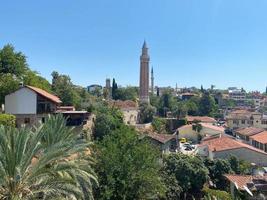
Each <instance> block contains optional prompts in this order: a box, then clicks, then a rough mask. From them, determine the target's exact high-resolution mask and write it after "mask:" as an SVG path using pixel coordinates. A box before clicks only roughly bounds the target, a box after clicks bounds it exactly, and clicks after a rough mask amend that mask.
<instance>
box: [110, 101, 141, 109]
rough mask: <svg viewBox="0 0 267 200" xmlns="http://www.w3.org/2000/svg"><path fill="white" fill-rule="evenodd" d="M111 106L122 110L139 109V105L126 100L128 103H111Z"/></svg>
mask: <svg viewBox="0 0 267 200" xmlns="http://www.w3.org/2000/svg"><path fill="white" fill-rule="evenodd" d="M110 105H113V106H116V107H118V108H120V109H126V108H137V104H136V102H134V101H131V100H126V101H121V100H117V101H111V102H110Z"/></svg>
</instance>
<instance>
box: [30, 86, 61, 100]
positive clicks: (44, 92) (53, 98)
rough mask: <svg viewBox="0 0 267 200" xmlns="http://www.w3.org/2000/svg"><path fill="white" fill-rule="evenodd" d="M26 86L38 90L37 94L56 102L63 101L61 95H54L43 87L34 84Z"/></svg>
mask: <svg viewBox="0 0 267 200" xmlns="http://www.w3.org/2000/svg"><path fill="white" fill-rule="evenodd" d="M25 87H26V88H29V89H30V90H32V91H34V92H36V93H37V94H39V95H41V96H43V97H45V98H47V99H49V100H51V101H53V102H55V103H58V104H60V103H62V101H61V100H60V99H59V97H57V96H55V95H53V94H50V93H49V92H47V91H45V90H43V89H40V88H37V87H33V86H29V85H26V86H25Z"/></svg>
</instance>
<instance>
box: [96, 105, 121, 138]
mask: <svg viewBox="0 0 267 200" xmlns="http://www.w3.org/2000/svg"><path fill="white" fill-rule="evenodd" d="M122 124H123V116H122V113H121V112H120V110H118V109H117V108H114V107H112V108H110V107H108V106H103V107H101V109H99V110H98V112H97V114H96V120H95V127H94V137H95V139H98V140H101V139H103V138H104V136H106V135H108V134H110V133H111V132H112V131H114V130H116V129H118V128H119V127H120V126H122Z"/></svg>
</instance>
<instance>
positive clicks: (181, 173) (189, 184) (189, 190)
mask: <svg viewBox="0 0 267 200" xmlns="http://www.w3.org/2000/svg"><path fill="white" fill-rule="evenodd" d="M163 163H164V168H163V170H164V171H166V172H167V173H168V175H170V176H172V175H174V176H175V178H176V180H177V181H178V183H179V185H180V186H181V188H182V194H183V196H184V197H186V196H188V195H191V196H194V194H197V193H199V192H200V191H201V190H202V188H203V185H204V184H205V183H206V181H207V180H208V169H207V168H206V167H205V166H204V164H203V161H202V159H201V158H199V157H195V156H189V155H184V154H181V153H179V154H171V155H168V156H165V157H164V160H163ZM169 184H172V183H169Z"/></svg>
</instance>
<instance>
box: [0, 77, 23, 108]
mask: <svg viewBox="0 0 267 200" xmlns="http://www.w3.org/2000/svg"><path fill="white" fill-rule="evenodd" d="M19 84H20V81H19V80H17V79H15V78H14V77H13V75H12V74H0V105H1V104H3V103H5V96H6V95H7V94H10V93H12V92H14V91H16V90H17V89H18V88H19Z"/></svg>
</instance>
